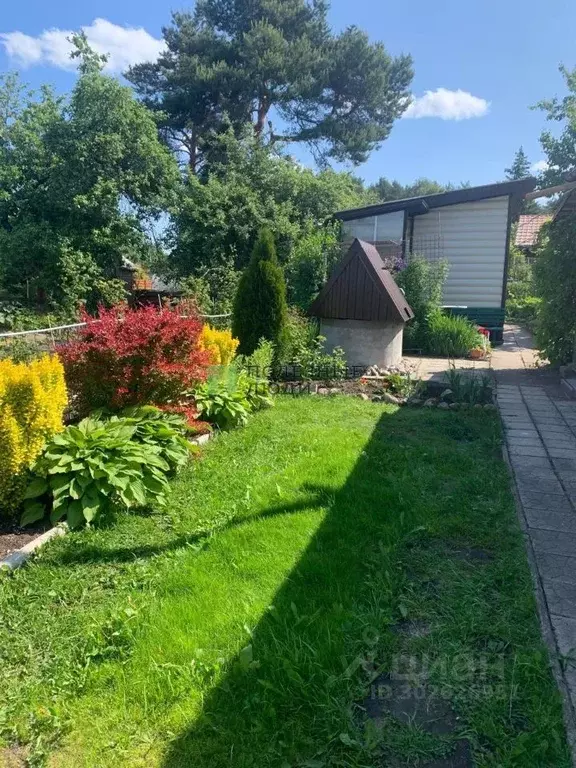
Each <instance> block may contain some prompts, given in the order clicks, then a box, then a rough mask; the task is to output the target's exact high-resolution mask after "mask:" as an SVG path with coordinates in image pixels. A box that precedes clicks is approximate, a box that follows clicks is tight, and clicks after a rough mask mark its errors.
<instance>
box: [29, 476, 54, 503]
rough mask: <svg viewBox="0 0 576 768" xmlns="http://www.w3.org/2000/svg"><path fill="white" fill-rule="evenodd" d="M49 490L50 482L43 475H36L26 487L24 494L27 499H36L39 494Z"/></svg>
mask: <svg viewBox="0 0 576 768" xmlns="http://www.w3.org/2000/svg"><path fill="white" fill-rule="evenodd" d="M47 490H48V483H47V482H46V480H44V478H43V477H35V478H34V480H32V482H31V483H30V484H29V485H28V487H27V488H26V493H25V494H24V498H25V499H35V498H36V497H37V496H42V494H44V493H46V491H47Z"/></svg>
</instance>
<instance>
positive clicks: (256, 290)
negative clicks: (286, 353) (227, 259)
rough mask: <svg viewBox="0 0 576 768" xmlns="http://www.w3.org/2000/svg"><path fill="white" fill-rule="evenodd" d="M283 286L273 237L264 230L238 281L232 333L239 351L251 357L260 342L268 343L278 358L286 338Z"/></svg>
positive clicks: (282, 276) (284, 290) (284, 288)
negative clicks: (269, 342)
mask: <svg viewBox="0 0 576 768" xmlns="http://www.w3.org/2000/svg"><path fill="white" fill-rule="evenodd" d="M286 315H287V306H286V284H285V282H284V274H283V272H282V268H281V267H280V265H279V264H278V259H277V256H276V246H275V244H274V237H273V235H272V233H271V232H270V231H269V230H266V229H263V230H262V231H261V232H260V234H259V236H258V240H257V241H256V244H255V245H254V250H253V252H252V257H251V259H250V263H249V264H248V267H247V268H246V269H245V270H244V273H243V274H242V277H241V278H240V284H239V286H238V292H237V294H236V300H235V302H234V314H233V318H232V334H233V336H235V337H236V338H237V339H240V345H239V347H238V351H239V352H240V353H241V354H243V355H251V354H252V353H253V352H254V350H255V349H256V348H257V347H258V343H259V341H260V340H261V339H267V340H268V341H271V342H272V343H273V344H274V346H275V350H276V355H277V357H278V359H280V357H281V354H282V351H283V348H284V344H285V335H286Z"/></svg>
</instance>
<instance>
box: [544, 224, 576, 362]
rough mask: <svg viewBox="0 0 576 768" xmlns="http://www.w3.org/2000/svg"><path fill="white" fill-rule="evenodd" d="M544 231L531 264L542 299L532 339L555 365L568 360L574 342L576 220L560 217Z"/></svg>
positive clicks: (575, 323) (572, 350)
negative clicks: (536, 254) (534, 335)
mask: <svg viewBox="0 0 576 768" xmlns="http://www.w3.org/2000/svg"><path fill="white" fill-rule="evenodd" d="M546 228H547V231H545V234H544V237H543V245H542V247H541V249H540V251H539V253H538V258H537V259H536V260H535V264H534V279H535V284H536V293H537V295H539V296H541V297H542V303H541V305H540V308H539V314H538V323H537V333H536V337H537V341H538V348H539V349H540V350H542V353H543V354H544V355H545V356H546V357H547V358H548V360H550V362H551V363H552V364H553V365H556V364H562V363H568V362H570V361H571V360H572V356H573V354H574V345H575V342H576V220H575V219H574V217H573V216H566V217H562V218H559V219H557V220H556V221H553V222H552V223H550V224H547V225H546Z"/></svg>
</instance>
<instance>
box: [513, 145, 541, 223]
mask: <svg viewBox="0 0 576 768" xmlns="http://www.w3.org/2000/svg"><path fill="white" fill-rule="evenodd" d="M530 167H531V166H530V160H529V159H528V155H527V154H526V152H524V148H523V147H520V149H519V150H518V151H517V152H516V154H515V155H514V160H513V161H512V165H511V166H510V167H509V168H505V169H504V173H505V174H506V178H507V179H508V181H515V180H516V179H525V178H526V177H527V176H530V175H531V172H530ZM521 213H522V214H526V213H542V208H541V207H540V206H539V205H538V203H537V202H536V200H523V201H522V206H521V208H520V209H519V211H518V215H519V214H521ZM517 218H518V216H517V217H516V219H517Z"/></svg>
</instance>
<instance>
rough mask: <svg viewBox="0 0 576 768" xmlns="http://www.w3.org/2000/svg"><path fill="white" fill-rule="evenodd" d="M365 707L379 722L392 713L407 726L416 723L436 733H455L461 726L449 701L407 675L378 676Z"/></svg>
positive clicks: (370, 715) (364, 704)
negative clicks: (414, 681) (432, 692)
mask: <svg viewBox="0 0 576 768" xmlns="http://www.w3.org/2000/svg"><path fill="white" fill-rule="evenodd" d="M362 706H363V708H364V710H365V711H366V714H367V715H368V717H369V718H370V719H372V720H374V721H375V722H376V723H377V724H379V723H381V722H382V719H383V718H384V716H385V715H392V717H394V718H396V720H399V721H400V722H401V723H404V724H405V725H416V726H418V727H419V728H422V730H424V731H427V732H428V733H432V734H435V735H446V734H450V733H453V731H454V729H455V728H456V726H457V725H458V719H457V717H456V715H455V714H454V711H453V710H452V707H451V706H450V703H449V702H448V701H446V700H445V699H442V698H440V697H439V696H436V695H430V694H428V693H427V691H426V688H425V686H423V685H418V684H416V685H415V684H414V683H413V682H411V681H410V680H409V679H407V677H405V676H404V675H393V674H383V675H380V676H379V677H377V678H376V680H375V681H374V682H373V683H372V685H371V686H370V693H369V696H368V698H367V699H365V700H364V702H363V704H362Z"/></svg>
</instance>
